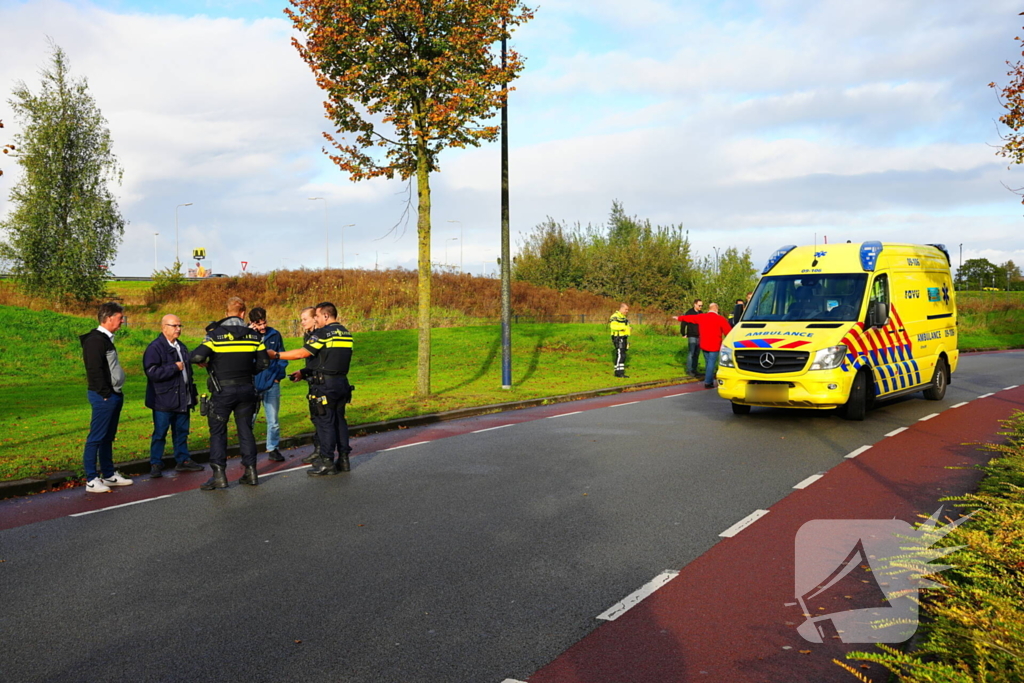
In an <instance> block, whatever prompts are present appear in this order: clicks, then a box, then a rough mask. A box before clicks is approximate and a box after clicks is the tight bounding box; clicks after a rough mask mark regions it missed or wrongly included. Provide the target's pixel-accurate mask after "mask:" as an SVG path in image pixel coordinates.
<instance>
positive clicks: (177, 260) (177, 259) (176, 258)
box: [174, 202, 192, 265]
mask: <svg viewBox="0 0 1024 683" xmlns="http://www.w3.org/2000/svg"><path fill="white" fill-rule="evenodd" d="M183 206H192V202H189V203H188V204H178V205H177V206H176V207H174V262H175V263H177V264H178V265H181V252H180V251H179V250H178V209H180V208H181V207H183Z"/></svg>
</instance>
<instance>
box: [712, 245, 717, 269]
mask: <svg viewBox="0 0 1024 683" xmlns="http://www.w3.org/2000/svg"><path fill="white" fill-rule="evenodd" d="M711 248H712V249H714V250H715V275H718V247H711Z"/></svg>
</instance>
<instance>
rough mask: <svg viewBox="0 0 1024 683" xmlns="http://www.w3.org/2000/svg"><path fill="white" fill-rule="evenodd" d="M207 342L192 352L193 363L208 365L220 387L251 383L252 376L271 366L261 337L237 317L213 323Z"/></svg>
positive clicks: (207, 329)
mask: <svg viewBox="0 0 1024 683" xmlns="http://www.w3.org/2000/svg"><path fill="white" fill-rule="evenodd" d="M206 332H207V334H206V339H205V340H203V343H202V344H200V345H199V347H198V348H197V349H196V350H195V351H193V352H192V357H191V359H190V360H191V362H193V363H207V366H206V368H207V370H208V371H209V372H210V374H211V375H213V376H215V377H216V378H217V381H218V382H220V383H221V386H224V385H225V384H240V383H244V382H246V381H248V382H252V378H253V375H255V374H256V373H258V372H260V371H261V370H265V369H266V368H267V367H269V366H270V356H268V355H267V349H266V347H265V346H264V345H263V341H262V340H261V338H260V333H259V332H257V331H256V330H253V329H250V328H249V327H248V326H247V325H246V324H245V321H244V320H242V319H241V318H239V317H237V316H231V317H229V318H224V319H223V320H221V321H218V322H215V323H211V324H210V325H209V326H208V327H207V328H206Z"/></svg>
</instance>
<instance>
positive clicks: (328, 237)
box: [307, 197, 345, 270]
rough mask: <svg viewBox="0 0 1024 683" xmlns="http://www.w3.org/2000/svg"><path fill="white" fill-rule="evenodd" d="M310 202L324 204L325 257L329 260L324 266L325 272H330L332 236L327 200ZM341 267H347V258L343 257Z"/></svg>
mask: <svg viewBox="0 0 1024 683" xmlns="http://www.w3.org/2000/svg"><path fill="white" fill-rule="evenodd" d="M307 199H309V201H311V202H315V201H316V200H318V199H321V200H323V202H324V257H325V258H326V259H327V262H326V263H327V264H326V265H325V266H324V270H328V269H329V268H330V267H331V235H330V233H329V232H328V230H327V200H326V199H324V198H323V197H308V198H307ZM341 260H342V264H341V267H342V268H344V267H345V258H344V256H343V257H342V259H341Z"/></svg>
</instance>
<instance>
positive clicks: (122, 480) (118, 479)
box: [102, 470, 135, 486]
mask: <svg viewBox="0 0 1024 683" xmlns="http://www.w3.org/2000/svg"><path fill="white" fill-rule="evenodd" d="M102 481H103V483H104V484H106V485H107V486H131V485H132V484H134V483H135V482H133V481H132V480H131V479H128V478H127V477H125V476H124V475H123V474H121V473H120V472H118V471H117V470H114V476H112V477H110V478H109V479H108V478H103V479H102Z"/></svg>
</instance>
